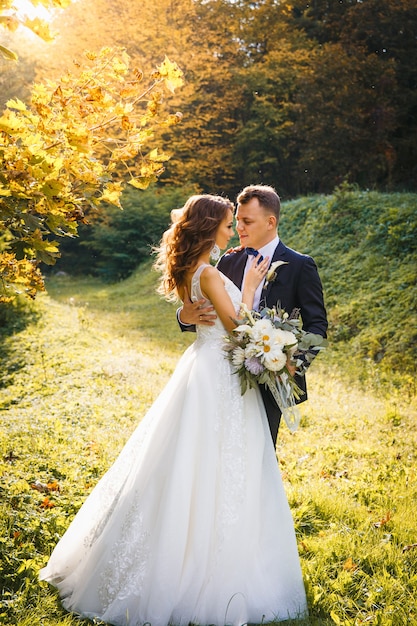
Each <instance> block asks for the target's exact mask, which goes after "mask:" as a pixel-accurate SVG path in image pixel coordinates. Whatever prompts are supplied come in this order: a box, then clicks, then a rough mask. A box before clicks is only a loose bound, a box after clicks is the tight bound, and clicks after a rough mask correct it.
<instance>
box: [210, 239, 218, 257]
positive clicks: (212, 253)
mask: <svg viewBox="0 0 417 626" xmlns="http://www.w3.org/2000/svg"><path fill="white" fill-rule="evenodd" d="M219 257H220V248H219V246H218V245H217V243H215V244H214V246H213V247H212V249H211V251H210V258H211V260H212V261H218V260H219Z"/></svg>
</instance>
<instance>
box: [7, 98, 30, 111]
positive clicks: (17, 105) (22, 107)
mask: <svg viewBox="0 0 417 626" xmlns="http://www.w3.org/2000/svg"><path fill="white" fill-rule="evenodd" d="M6 106H7V107H9V109H17V110H18V111H26V110H27V107H26V104H25V103H24V102H22V101H21V100H19V99H18V98H16V99H15V100H8V101H7V102H6Z"/></svg>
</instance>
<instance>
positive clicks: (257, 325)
mask: <svg viewBox="0 0 417 626" xmlns="http://www.w3.org/2000/svg"><path fill="white" fill-rule="evenodd" d="M241 308H242V311H243V314H244V317H243V319H240V320H235V321H236V324H237V326H236V328H235V329H233V331H232V332H231V333H229V335H228V336H227V337H226V343H225V346H224V349H225V351H226V356H227V358H228V359H229V360H230V361H231V363H232V364H233V366H234V368H235V371H236V373H237V374H238V375H239V378H240V386H241V392H242V395H243V394H244V393H245V391H246V390H247V389H248V388H250V387H256V385H258V384H261V385H262V384H263V385H266V386H267V387H268V388H269V389H270V391H271V393H272V395H273V397H274V399H275V401H276V403H277V404H278V406H279V408H280V409H281V411H282V416H283V417H284V419H285V422H286V423H287V426H288V428H289V429H290V430H291V431H295V430H296V429H297V428H298V425H299V423H300V413H299V411H298V408H297V406H296V400H299V399H300V396H301V394H303V393H304V392H303V391H301V389H300V388H299V387H298V385H297V383H296V381H295V380H294V377H293V376H292V375H291V374H290V372H289V370H288V367H287V363H291V364H293V365H295V366H298V365H301V364H302V363H303V362H304V361H305V360H306V358H304V359H303V360H300V359H298V357H297V355H299V356H301V355H310V358H309V356H307V361H308V360H311V358H313V357H312V356H311V355H312V354H314V353H316V352H317V351H318V350H322V349H323V348H324V347H325V346H326V340H325V339H324V338H323V337H322V336H321V335H315V334H313V333H308V332H306V331H304V330H303V329H302V327H301V320H300V316H299V310H298V309H294V311H292V313H291V315H288V313H286V312H285V311H284V309H281V308H280V307H277V308H272V309H268V308H264V309H262V310H261V311H259V312H258V311H250V310H249V309H248V308H247V307H246V306H245V305H242V307H241Z"/></svg>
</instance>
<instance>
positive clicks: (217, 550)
mask: <svg viewBox="0 0 417 626" xmlns="http://www.w3.org/2000/svg"><path fill="white" fill-rule="evenodd" d="M172 220H173V223H172V225H171V227H170V228H169V229H168V230H167V231H166V232H165V233H164V235H163V238H162V241H161V245H160V247H159V250H158V257H157V262H156V267H157V268H158V269H160V270H161V271H162V278H161V285H160V291H161V292H162V293H164V295H165V296H166V297H168V298H169V297H172V296H179V297H180V298H181V299H184V296H185V295H186V292H187V293H189V294H190V295H191V298H192V299H193V300H199V299H201V298H206V299H207V300H209V301H210V302H211V303H212V304H213V306H214V308H215V310H216V314H217V320H216V322H215V324H214V326H199V327H198V329H197V338H196V341H195V342H194V343H193V344H192V345H191V346H190V347H189V348H188V349H187V350H186V351H185V353H184V354H183V356H182V357H181V359H180V361H179V363H178V365H177V367H176V369H175V371H174V374H173V375H172V377H171V379H170V381H169V382H168V384H167V386H166V387H165V389H164V390H163V391H162V393H161V394H160V396H159V397H158V398H157V400H156V401H155V403H154V404H153V406H152V407H151V408H150V410H149V411H148V413H147V414H146V416H145V417H144V419H143V420H142V421H141V423H140V424H139V426H138V427H137V429H136V431H135V432H134V433H133V435H132V436H131V437H130V439H129V441H128V442H127V444H126V445H125V447H124V448H123V450H122V452H121V454H120V455H119V457H118V458H117V460H116V462H115V463H114V464H113V466H112V467H111V468H110V469H109V470H108V472H107V473H106V474H105V475H104V476H103V478H102V479H101V480H100V481H99V483H98V484H97V485H96V487H95V488H94V489H93V491H92V492H91V494H90V495H89V497H88V498H87V500H86V501H85V503H84V504H83V506H82V507H81V509H80V510H79V512H78V513H77V515H76V516H75V518H74V520H73V521H72V523H71V525H70V526H69V528H68V530H67V531H66V533H65V534H64V536H63V537H62V538H61V540H60V541H59V542H58V544H57V546H56V547H55V549H54V551H53V553H52V555H51V557H50V559H49V562H48V564H47V566H46V567H45V568H44V569H42V570H41V573H40V578H41V580H46V581H48V582H50V583H51V584H52V585H54V586H55V587H57V588H58V590H59V593H60V596H61V599H62V603H63V606H64V607H65V608H66V609H67V610H69V611H72V612H74V613H77V614H79V615H81V616H83V617H88V618H99V619H101V620H103V621H104V622H107V623H109V624H115V625H118V626H142V625H145V624H147V625H150V626H167V625H169V624H173V625H177V626H182V625H184V626H187V625H188V624H199V625H205V626H206V625H214V626H224V625H226V624H231V625H233V626H240V625H242V624H247V623H249V622H250V623H252V624H261V623H265V622H272V621H282V620H286V619H290V618H297V617H303V616H305V615H306V613H307V607H306V598H305V592H304V585H303V581H302V575H301V569H300V563H299V557H298V552H297V545H296V540H295V533H294V527H293V521H292V517H291V512H290V509H289V506H288V502H287V499H286V495H285V491H284V488H283V484H282V481H281V476H280V472H279V467H278V464H277V462H276V456H275V450H274V447H273V445H272V442H271V436H270V434H269V426H268V422H267V418H266V413H265V409H264V405H263V402H262V398H261V395H260V393H259V391H258V390H257V389H256V390H255V389H250V390H249V391H247V392H246V393H245V394H244V395H243V396H242V395H241V392H240V384H239V379H238V376H236V375H235V374H233V371H232V367H231V364H230V363H229V361H228V360H227V359H226V358H225V356H224V353H223V348H222V346H223V343H224V336H225V334H226V331H231V330H232V329H233V328H234V327H235V325H236V324H235V322H234V321H233V320H234V319H236V317H237V315H238V313H239V307H240V303H241V302H244V303H245V304H246V305H247V306H248V307H249V308H251V307H252V304H253V296H254V293H255V290H256V287H257V286H258V285H259V283H260V281H261V280H262V279H263V278H264V277H265V274H266V272H267V270H268V265H269V261H268V259H264V260H263V261H261V262H260V263H258V261H259V259H258V258H257V259H254V261H253V264H252V266H251V268H250V270H249V272H248V275H247V277H246V279H245V286H244V289H243V293H241V292H240V291H239V289H238V288H237V287H236V286H235V285H234V284H233V283H232V282H231V281H230V280H229V279H228V278H226V277H225V276H224V275H222V274H221V273H220V272H219V271H218V270H217V269H216V268H214V267H213V266H212V265H210V251H211V250H212V249H213V247H214V246H215V245H216V246H218V247H219V248H222V249H224V248H226V247H227V244H228V241H229V240H230V237H231V236H232V235H233V205H232V203H231V202H230V201H229V200H226V199H225V198H221V197H218V196H210V195H199V196H192V197H191V198H189V200H188V201H187V202H186V204H185V206H184V207H183V208H182V209H178V210H176V211H173V212H172Z"/></svg>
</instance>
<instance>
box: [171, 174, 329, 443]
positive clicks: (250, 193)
mask: <svg viewBox="0 0 417 626" xmlns="http://www.w3.org/2000/svg"><path fill="white" fill-rule="evenodd" d="M280 208H281V203H280V199H279V196H278V194H277V193H276V191H275V189H273V188H272V187H269V186H267V185H250V186H249V187H245V188H244V189H243V191H241V192H240V194H239V195H238V197H237V210H236V214H235V218H236V230H237V233H238V235H239V239H240V243H241V246H242V247H241V248H236V249H235V250H231V251H228V252H226V254H224V255H223V256H222V258H221V259H220V261H219V262H218V264H217V267H218V269H219V270H220V271H221V272H222V273H223V274H225V275H226V276H228V277H229V278H230V279H231V280H232V281H233V282H234V283H235V285H237V287H239V289H241V288H242V285H243V283H244V281H245V274H246V271H247V268H248V267H249V264H250V263H251V262H252V261H251V259H252V258H253V257H252V256H251V255H253V254H255V255H256V253H259V254H261V255H262V256H263V257H269V258H270V259H271V266H272V264H273V263H275V262H276V261H281V262H283V263H280V264H279V265H278V266H277V267H276V270H275V272H273V273H272V276H271V277H270V279H269V281H268V282H266V284H261V285H260V286H259V287H258V289H257V291H256V293H255V300H254V309H256V308H258V307H260V306H261V307H262V306H267V307H270V308H272V307H273V306H277V303H278V304H279V305H280V306H281V308H283V309H285V310H286V311H287V312H288V313H289V314H290V313H291V311H292V310H293V309H294V308H297V309H300V314H301V318H302V321H303V329H304V330H305V331H308V332H311V333H315V334H318V335H321V336H322V337H325V336H326V330H327V317H326V309H325V307H324V301H323V289H322V285H321V281H320V277H319V274H318V271H317V266H316V264H315V262H314V261H313V259H312V258H311V257H309V256H307V255H305V254H300V253H299V252H295V251H294V250H292V249H291V248H287V246H285V245H284V244H283V243H282V241H281V240H280V239H279V236H278V223H279V215H280ZM177 315H178V321H179V323H180V326H181V329H182V330H195V325H196V324H203V325H206V326H207V325H212V324H213V320H214V319H215V318H216V314H215V313H214V312H213V307H211V306H207V303H206V301H205V300H199V301H198V302H191V300H190V299H189V298H187V299H186V300H185V302H184V305H183V307H182V308H181V309H179V310H178V313H177ZM314 356H315V354H314V353H313V352H312V351H309V352H308V353H305V354H302V355H298V354H297V357H298V358H301V360H302V361H303V365H302V366H299V367H298V369H297V370H295V368H294V369H293V370H292V372H291V373H295V376H296V382H297V384H298V386H299V387H300V388H301V389H302V390H303V391H304V394H303V395H302V396H301V400H300V401H301V402H302V401H304V400H306V399H307V389H306V381H305V376H304V373H305V371H306V369H307V368H308V366H309V364H310V363H311V361H312V359H313V358H314ZM290 367H291V366H290ZM260 391H261V394H262V398H263V401H264V404H265V409H266V413H267V416H268V421H269V427H270V430H271V436H272V440H273V442H274V445H275V444H276V440H277V435H278V427H279V423H280V420H281V411H280V409H279V408H278V406H277V404H276V402H275V400H274V398H273V397H272V394H271V392H270V391H269V389H267V388H266V387H264V386H263V385H261V386H260Z"/></svg>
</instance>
